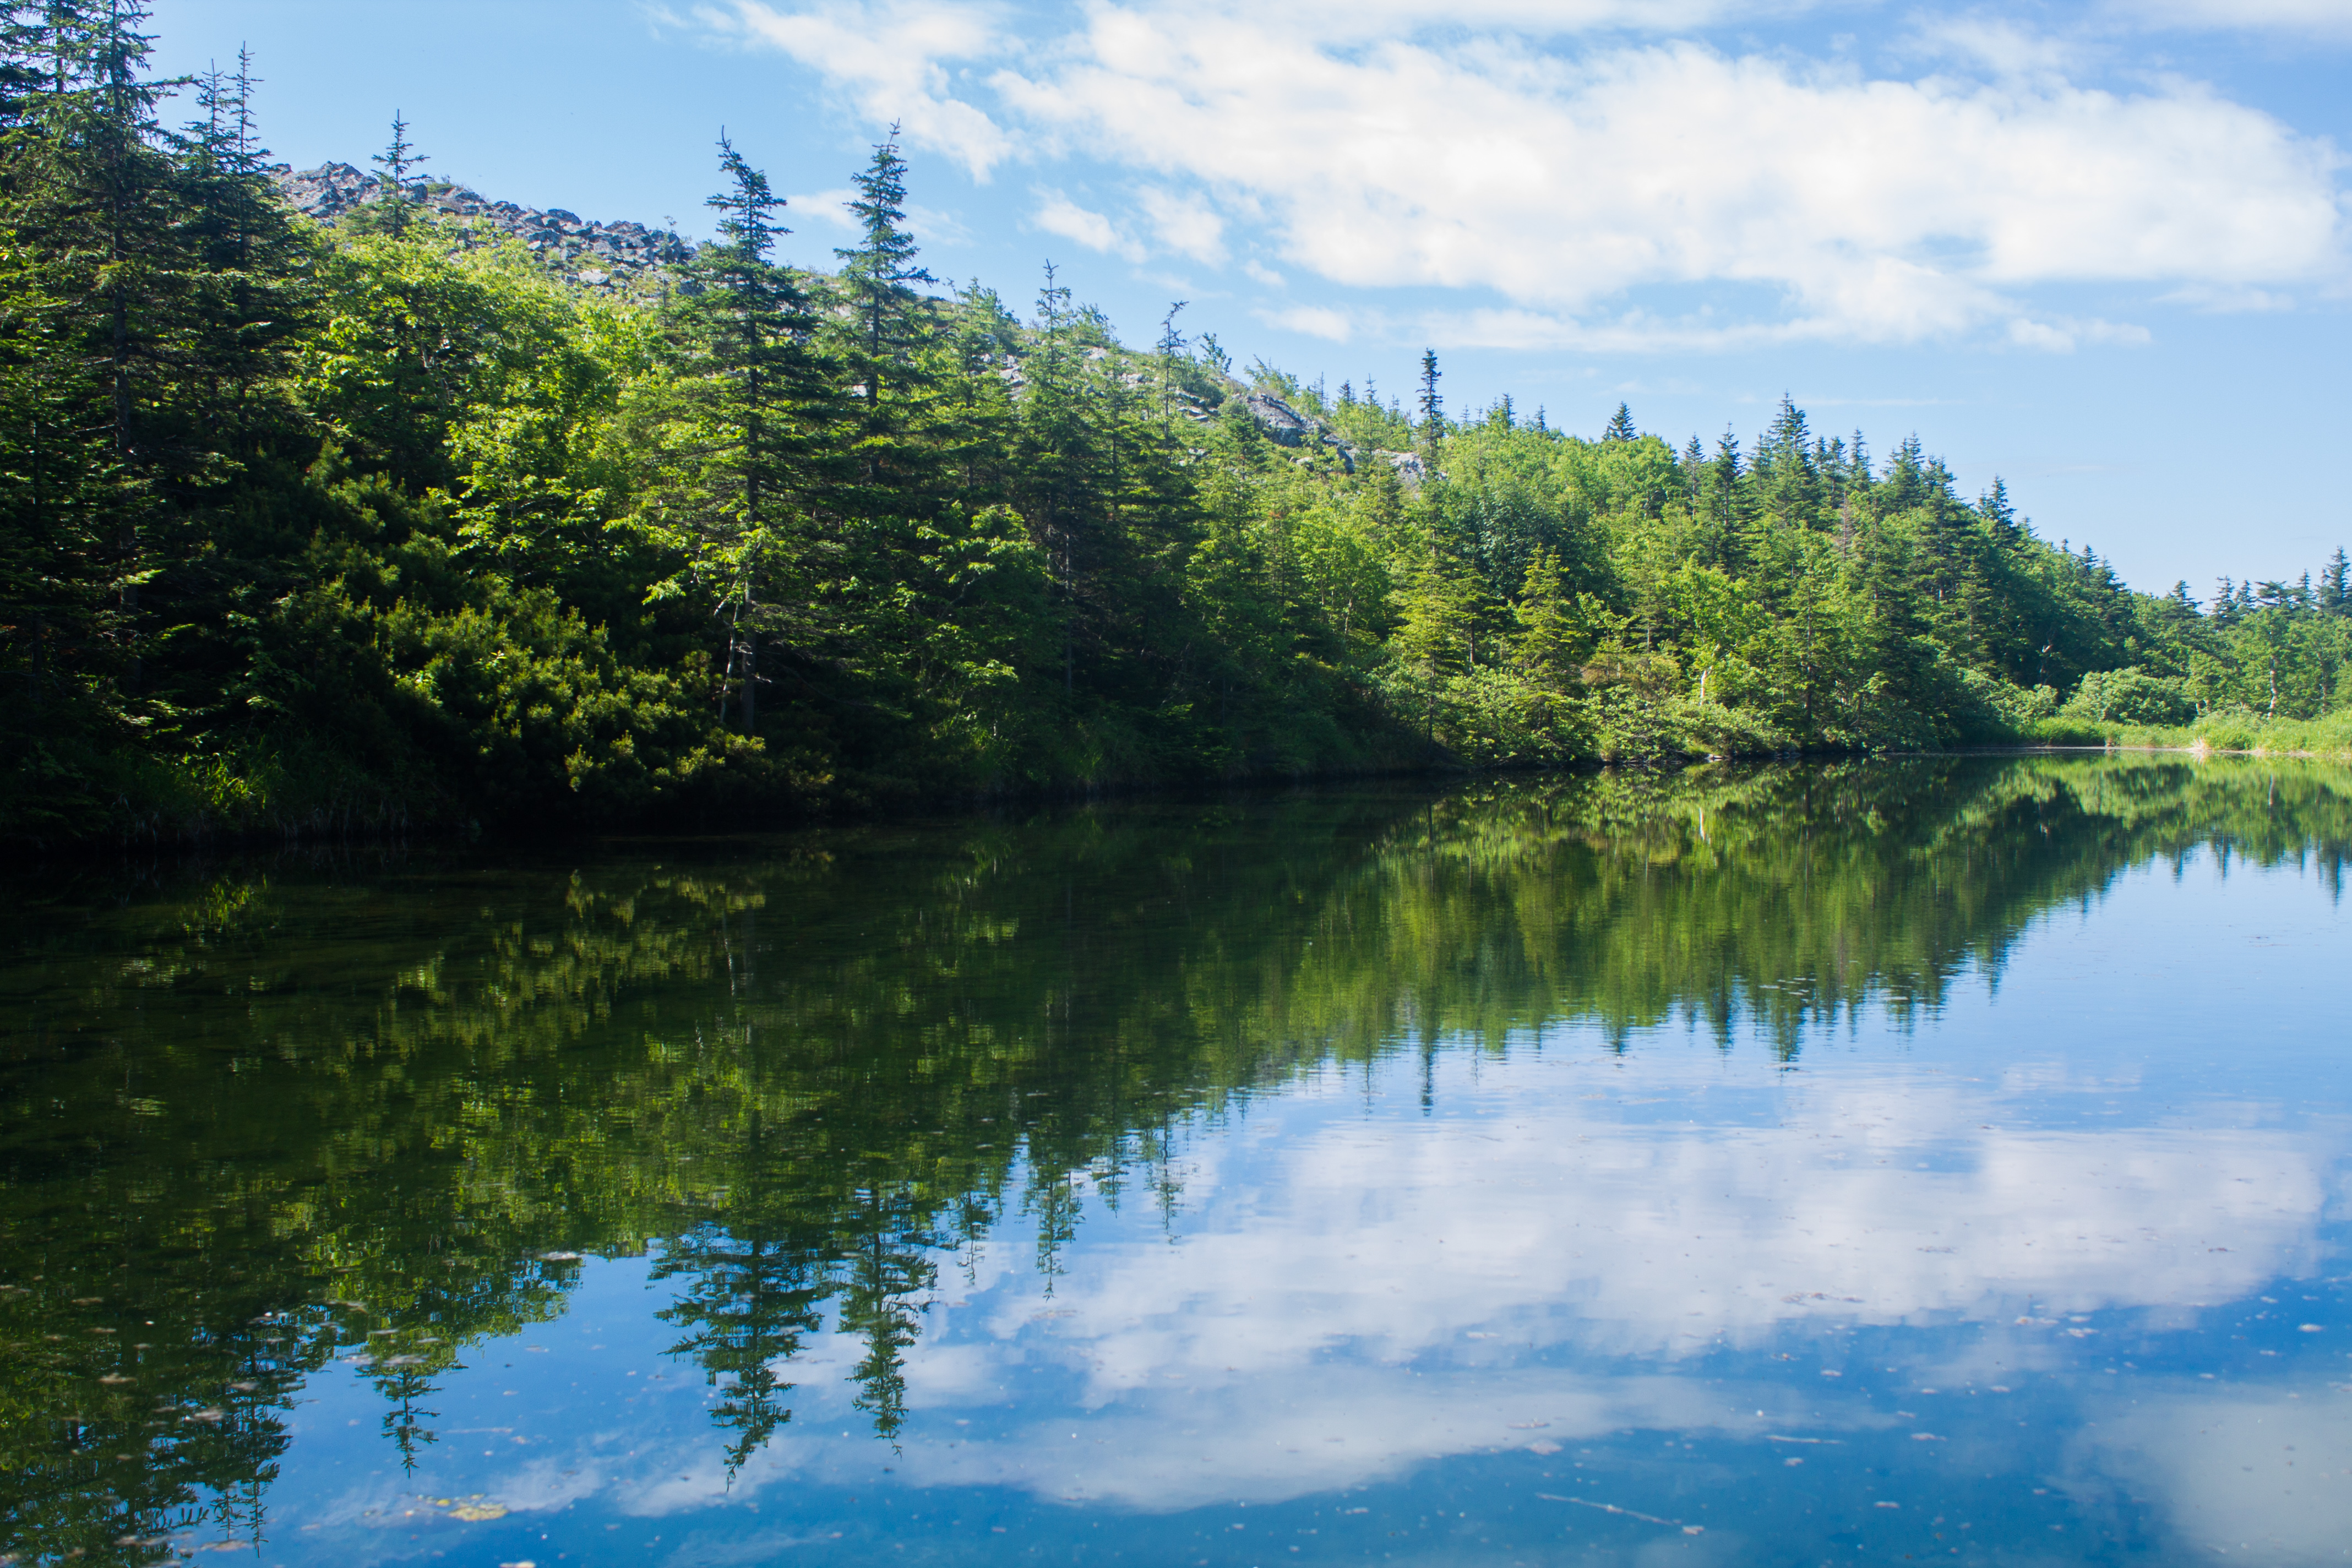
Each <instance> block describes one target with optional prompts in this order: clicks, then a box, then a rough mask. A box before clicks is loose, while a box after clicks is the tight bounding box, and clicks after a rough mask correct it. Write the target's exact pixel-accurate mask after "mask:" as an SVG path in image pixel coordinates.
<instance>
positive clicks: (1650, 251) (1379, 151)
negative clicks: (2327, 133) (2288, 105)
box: [725, 0, 2347, 349]
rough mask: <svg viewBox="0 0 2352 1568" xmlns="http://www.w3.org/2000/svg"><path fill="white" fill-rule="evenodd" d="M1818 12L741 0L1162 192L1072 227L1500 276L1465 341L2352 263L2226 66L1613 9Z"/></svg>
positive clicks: (1816, 325)
mask: <svg viewBox="0 0 2352 1568" xmlns="http://www.w3.org/2000/svg"><path fill="white" fill-rule="evenodd" d="M2179 3H2180V5H2191V6H2193V5H2196V4H2199V3H2200V0H2179ZM2268 3H2269V9H2270V10H2273V11H2280V12H2282V13H2283V12H2284V11H2285V10H2286V9H2290V8H2291V7H2290V6H2289V5H2288V0H2268ZM1791 8H1792V7H1787V6H1782V7H1770V6H1755V5H1738V4H1732V3H1729V0H1726V3H1723V4H1717V3H1715V0H1689V3H1688V4H1685V5H1671V6H1667V7H1664V8H1658V7H1635V6H1633V5H1631V3H1630V0H1622V3H1621V0H1591V3H1589V4H1583V5H1569V6H1567V7H1565V8H1561V7H1558V6H1546V5H1538V4H1536V0H1473V3H1472V4H1471V5H1469V7H1468V8H1467V9H1456V10H1451V11H1446V12H1443V13H1441V12H1440V11H1438V10H1437V9H1436V8H1435V7H1433V6H1431V5H1423V4H1417V3H1416V4H1402V3H1397V4H1381V3H1380V0H1374V3H1372V4H1370V5H1340V4H1339V0H1324V3H1317V4H1309V5H1306V6H1305V7H1304V8H1298V7H1285V8H1281V9H1278V10H1267V9H1264V8H1248V7H1244V6H1242V5H1240V4H1239V0H1209V3H1207V4H1204V5H1192V6H1179V5H1176V4H1175V3H1174V0H1129V3H1128V4H1097V5H1092V6H1090V7H1089V8H1088V9H1087V10H1086V12H1085V13H1084V15H1083V17H1082V19H1081V20H1079V21H1078V22H1077V23H1076V26H1075V27H1074V30H1071V31H1068V32H1066V33H1056V32H1055V30H1054V29H1055V28H1057V27H1059V26H1062V25H1063V24H1062V23H1061V21H1060V20H1059V18H1058V16H1057V17H1055V18H1054V19H1051V20H1049V19H1047V18H1045V17H1042V16H1034V15H1033V16H1030V17H1029V18H1027V19H1026V20H1025V21H1024V23H1023V24H1022V26H1023V28H1024V29H1025V30H1026V32H1027V33H1028V35H1029V36H1028V37H1026V38H1025V39H1024V41H1023V42H1022V43H1021V44H1020V45H1018V46H1017V47H1016V45H1015V44H1014V43H1013V41H1012V40H1011V37H1010V33H1011V29H1012V26H1013V25H1012V24H1010V23H1008V22H1005V21H1004V20H1003V18H1002V17H1001V16H999V14H998V13H996V12H993V11H990V10H984V9H978V8H962V9H960V8H956V7H954V6H951V5H946V4H943V3H941V0H834V3H833V4H830V5H825V6H820V7H819V8H817V9H814V10H809V11H805V12H798V13H787V12H784V11H781V10H777V9H774V8H772V7H771V6H769V5H764V4H761V3H758V0H741V3H740V5H738V6H737V7H736V8H735V9H734V10H733V11H730V12H729V13H726V14H725V15H726V17H727V18H728V23H727V25H728V26H732V27H734V28H735V29H736V30H737V31H738V32H739V33H740V34H741V35H742V36H743V37H746V38H751V39H756V40H758V41H761V42H764V43H768V44H771V45H772V46H773V47H778V48H782V49H784V50H786V51H787V52H789V53H792V54H793V57H794V58H798V59H801V60H803V61H805V62H806V63H808V64H810V65H811V66H813V67H814V68H816V69H818V70H820V71H822V72H824V73H825V74H826V75H827V76H829V77H831V78H832V79H835V81H837V82H839V83H840V84H841V85H842V86H843V87H844V88H845V89H846V90H848V91H849V92H851V93H852V95H853V96H855V97H856V98H857V100H858V101H859V102H860V103H861V104H863V105H866V106H867V108H868V110H869V112H871V113H872V114H873V115H874V116H875V117H876V118H877V119H880V118H884V117H886V116H887V115H894V114H904V116H905V117H906V119H907V123H908V134H909V137H910V138H911V139H913V140H916V141H919V142H922V143H923V144H925V145H927V146H933V147H938V148H941V149H944V150H946V151H948V152H950V153H951V154H952V155H954V156H956V157H958V158H959V159H961V160H962V161H963V162H965V163H967V165H968V166H970V167H971V168H972V169H973V170H974V171H975V173H984V172H985V171H986V170H987V169H988V168H989V167H992V166H993V164H995V163H998V162H1001V161H1003V159H1006V158H1010V157H1013V156H1015V155H1018V156H1022V157H1024V158H1029V159H1034V160H1036V161H1038V162H1040V163H1047V164H1055V163H1061V164H1066V165H1086V164H1094V165H1103V164H1108V165H1109V166H1110V168H1111V170H1113V171H1116V172H1117V173H1118V174H1120V175H1122V176H1124V177H1125V178H1128V179H1130V180H1133V181H1135V182H1137V183H1138V184H1139V185H1140V186H1141V187H1142V188H1141V190H1140V192H1139V195H1138V197H1137V198H1136V221H1135V223H1134V225H1133V226H1132V227H1131V228H1129V227H1124V226H1120V225H1118V224H1115V223H1114V222H1113V220H1112V219H1111V218H1110V217H1108V216H1103V215H1099V214H1090V213H1086V212H1084V211H1083V210H1082V209H1076V208H1075V207H1071V208H1068V209H1067V210H1065V209H1064V208H1061V207H1055V208H1053V209H1052V210H1051V211H1050V212H1049V213H1045V214H1041V215H1040V216H1039V218H1038V221H1039V223H1040V224H1041V226H1045V227H1047V228H1049V229H1051V230H1053V231H1054V232H1057V233H1064V234H1067V235H1069V236H1070V237H1073V238H1076V239H1079V240H1080V241H1081V243H1085V244H1087V245H1090V246H1094V247H1097V248H1100V249H1104V250H1108V251H1111V252H1113V253H1116V254H1118V255H1121V256H1125V257H1128V258H1130V259H1132V258H1137V257H1138V256H1139V255H1143V254H1146V253H1147V247H1149V248H1150V249H1156V250H1158V251H1160V253H1163V254H1173V255H1181V256H1183V257H1186V258H1190V259H1192V260H1194V261H1197V262H1202V263H1204V264H1211V265H1215V264H1221V263H1222V262H1223V259H1224V258H1225V257H1226V255H1227V253H1228V251H1229V250H1230V249H1231V248H1232V247H1233V237H1234V229H1235V227H1236V226H1244V225H1245V226H1249V227H1250V228H1251V229H1253V230H1255V231H1257V232H1255V233H1254V234H1253V237H1254V238H1255V239H1258V240H1260V241H1261V242H1262V243H1263V244H1265V247H1267V249H1268V251H1269V252H1270V253H1271V254H1274V255H1278V256H1280V257H1281V258H1283V259H1285V260H1286V261H1287V262H1288V263H1290V264H1291V266H1292V267H1293V268H1296V269H1299V270H1303V271H1304V272H1306V273H1307V274H1310V275H1312V276H1313V277H1315V278H1316V279H1320V280H1321V281H1322V283H1323V284H1325V285H1326V286H1330V287H1337V288H1340V289H1381V288H1396V287H1423V288H1437V289H1452V290H1461V291H1465V292H1469V293H1472V294H1474V295H1482V294H1483V295H1486V296H1489V300H1487V301H1481V302H1478V303H1475V304H1472V303H1468V302H1465V307H1464V308H1462V309H1460V310H1456V311H1454V312H1452V313H1451V315H1450V317H1448V318H1447V319H1449V320H1451V321H1453V322H1454V324H1455V325H1456V326H1457V327H1458V328H1459V329H1460V331H1461V332H1462V333H1463V334H1465V335H1463V336H1458V337H1455V338H1451V339H1443V340H1439V341H1445V342H1465V343H1476V342H1507V343H1510V344H1512V345H1514V346H1527V345H1537V344H1543V343H1554V344H1560V345H1570V344H1573V345H1581V346H1590V347H1596V348H1597V347H1606V346H1612V345H1613V346H1623V347H1634V348H1657V347H1674V346H1682V347H1727V346H1741V345H1748V344H1756V343H1769V342H1788V341H1796V340H1838V341H1850V342H1853V341H1858V342H1916V341H1922V340H1930V339H1950V338H1955V337H1969V336H1983V337H1988V338H1991V339H1995V340H2000V341H2006V342H2011V343H2017V344H2032V345H2037V346H2042V347H2046V348H2050V349H2063V348H2067V347H2071V346H2073V345H2074V344H2077V343H2083V342H2128V341H2132V340H2133V339H2134V338H2135V337H2136V336H2144V335H2145V334H2144V331H2142V330H2141V329H2139V328H2137V327H2132V326H2128V325H2124V324H2117V323H2114V322H2099V321H2084V322H2064V321H2056V320H2054V319H2053V317H2052V315H2051V313H2050V312H2049V311H2048V310H2046V309H2042V308H2039V307H2037V305H2036V303H2035V301H2034V300H2033V298H2032V296H2033V295H2034V293H2035V291H2037V290H2039V289H2046V288H2048V287H2051V286H2055V285H2069V284H2084V283H2088V284H2096V285H2104V286H2106V287H2107V288H2109V289H2120V290H2122V291H2123V298H2122V300H2120V301H2119V303H2121V304H2122V306H2123V308H2125V309H2128V308H2129V304H2130V302H2131V301H2133V300H2145V299H2147V298H2148V296H2149V294H2150V293H2151V292H2155V291H2160V290H2166V289H2170V290H2179V289H2204V290H2209V291H2215V292H2216V293H2217V294H2218V293H2223V292H2227V291H2231V290H2237V291H2241V292H2242V291H2245V290H2258V291H2259V290H2276V289H2281V288H2284V287H2288V286H2308V287H2314V288H2318V289H2327V288H2329V287H2330V286H2331V285H2333V284H2335V283H2336V282H2339V281H2340V280H2342V279H2344V278H2345V276H2346V273H2347V268H2346V265H2345V263H2346V247H2345V244H2344V240H2345V214H2344V209H2343V205H2342V203H2341V200H2340V192H2339V184H2340V174H2341V171H2342V169H2343V167H2344V163H2345V160H2344V159H2343V158H2342V156H2341V155H2340V154H2338V153H2337V152H2336V150H2335V149H2334V147H2333V146H2332V145H2331V144H2330V143H2328V142H2326V141H2324V140H2319V139H2314V138H2310V137H2305V136H2303V135H2300V134H2298V133H2297V132H2294V130H2293V129H2292V128H2290V127H2288V126H2286V125H2284V124H2283V123H2281V122H2280V121H2277V120H2276V119H2274V118H2273V117H2271V116H2269V115H2267V114H2264V113H2263V112H2261V111H2259V110H2254V109H2252V108H2249V107H2247V106H2245V105H2242V104H2239V103H2235V102H2232V101H2231V100H2227V99H2225V98H2222V97H2221V96H2220V95H2218V94H2217V93H2215V92H2214V91H2212V90H2211V89H2208V88H2206V87H2203V86H2200V85H2199V84H2196V83H2194V82H2189V81H2183V80H2179V79H2156V80H2154V81H2152V82H2151V83H2150V84H2149V85H2147V86H2145V87H2143V88H2141V89H2138V90H2136V91H2131V92H2116V91H2108V90H2101V89H2094V88H2090V87H2085V86H2082V85H2079V84H2077V83H2076V82H2075V81H2074V80H2072V79H2069V77H2068V76H2067V74H2066V72H2067V70H2068V69H2069V68H2070V66H2071V64H2072V63H2073V62H2074V59H2075V57H2074V53H2073V50H2072V48H2071V47H2070V46H2066V45H2063V44H2062V43H2059V42H2053V40H2052V39H2051V38H2049V37H2047V36H2044V35H2039V34H2035V33H2033V32H2032V31H2030V30H2028V29H2024V28H2021V27H2019V26H2015V25H2013V24H2007V23H1986V22H1967V23H1957V22H1956V23H1939V24H1932V25H1930V26H1928V27H1927V28H1926V29H1925V30H1924V31H1923V32H1922V34H1921V35H1920V36H1921V37H1925V38H1926V39H1927V41H1929V42H1930V43H1931V44H1933V45H1934V46H1935V47H1937V49H1938V50H1939V51H1940V58H1944V59H1946V60H1948V61H1955V62H1957V74H1942V75H1928V76H1924V77H1921V78H1919V79H1909V80H1906V79H1873V78H1870V77H1868V76H1866V75H1864V74H1863V73H1861V72H1859V71H1858V70H1856V69H1853V68H1848V67H1845V66H1838V65H1831V64H1821V63H1807V62H1805V61H1802V60H1801V59H1795V58H1790V57H1787V56H1784V55H1779V54H1774V55H1769V56H1768V55H1748V56H1739V55H1732V54H1727V53H1724V52H1721V51H1719V50H1717V49H1715V48H1711V47H1706V46H1704V45H1701V44H1698V43H1695V42H1690V41H1662V42H1655V43H1634V42H1630V41H1626V40H1624V39H1623V38H1622V37H1611V36H1609V35H1608V33H1607V31H1606V30H1607V29H1612V28H1614V29H1619V30H1620V31H1623V30H1630V29H1633V28H1635V27H1640V28H1643V29H1644V30H1652V31H1654V30H1658V29H1664V28H1670V27H1682V26H1698V25H1702V24H1704V23H1706V22H1709V21H1722V20H1726V19H1729V18H1733V17H1737V16H1755V15H1762V14H1769V13H1775V12H1779V11H1785V10H1788V9H1791ZM2258 8H2259V7H2258ZM2345 9H2347V6H2346V5H2343V4H2338V5H2335V6H2334V7H2332V8H2330V7H2322V6H2317V5H2304V6H2303V7H2302V8H2301V10H2300V11H2298V12H2297V13H2296V14H2298V15H2300V14H2302V12H2303V11H2309V12H2312V13H2313V14H2317V13H2318V12H2319V11H2323V10H2326V11H2328V13H2329V14H2330V15H2333V14H2335V13H2336V12H2337V11H2343V10H2345ZM2143 10H2146V11H2148V14H2150V15H2154V14H2155V13H2154V12H2153V11H2152V10H2149V8H2147V7H2143ZM2165 14H2166V15H2171V14H2173V12H2172V11H2167V12H2166V13H2165ZM2182 14H2184V15H2185V14H2186V13H2185V12H2183V13H2182ZM2264 14H2267V12H2265V13H2264ZM1595 29H1599V30H1601V37H1593V38H1587V39H1585V40H1584V41H1582V42H1581V43H1576V44H1572V45H1568V46H1562V47H1539V46H1538V44H1537V43H1534V42H1531V41H1530V38H1531V37H1533V36H1534V35H1537V34H1539V33H1543V34H1564V33H1570V32H1575V31H1578V30H1586V31H1591V30H1595ZM885 40H887V41H885ZM949 59H957V60H965V61H969V62H971V66H970V69H969V72H968V74H967V73H965V72H959V73H958V75H957V77H956V78H955V79H954V80H952V81H950V79H949V77H948V75H947V74H946V72H945V71H944V70H943V69H942V68H940V63H939V62H941V61H945V60H949ZM1973 70H1981V71H1982V72H1983V73H1984V74H1983V75H1981V76H1972V75H1970V74H1968V73H1969V72H1970V71H1973ZM982 77H984V78H985V81H984V83H982V81H980V80H978V79H980V78H982ZM902 100H903V101H902ZM982 100H985V107H983V106H982ZM908 104H911V105H912V107H908ZM1015 130H1017V131H1018V132H1019V142H1018V151H1017V154H1016V150H1015V142H1014V137H1013V132H1014V131H1015ZM1102 172H1103V171H1101V170H1099V169H1097V170H1096V171H1095V174H1096V177H1097V185H1098V186H1099V183H1100V176H1101V174H1102ZM1695 295H1696V296H1699V297H1701V298H1702V299H1703V302H1701V303H1692V302H1690V301H1691V300H1692V299H1693V296H1695ZM1669 301H1670V302H1669ZM2114 308H2115V307H2114V306H2110V307H2109V309H2111V310H2112V309H2114Z"/></svg>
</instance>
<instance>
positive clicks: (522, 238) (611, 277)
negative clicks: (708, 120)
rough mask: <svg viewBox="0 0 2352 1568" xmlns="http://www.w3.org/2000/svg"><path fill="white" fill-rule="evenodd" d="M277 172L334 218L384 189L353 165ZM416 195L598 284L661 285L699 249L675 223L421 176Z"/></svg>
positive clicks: (301, 207)
mask: <svg viewBox="0 0 2352 1568" xmlns="http://www.w3.org/2000/svg"><path fill="white" fill-rule="evenodd" d="M270 177H271V178H272V179H273V180H274V181H275V182H276V183H277V185H278V191H279V192H280V193H281V194H282V195H284V196H285V197H286V199H287V201H288V202H289V203H290V204H291V205H293V206H294V207H295V208H296V210H298V211H299V212H302V213H305V214H307V215H308V216H310V217H313V218H316V219H317V220H318V221H319V222H320V223H326V224H331V223H333V222H335V221H336V220H337V219H339V218H341V217H342V216H344V215H346V214H348V213H349V212H351V211H352V208H354V207H358V206H362V205H365V204H367V203H369V202H372V201H373V200H375V199H376V198H377V197H378V195H380V194H381V193H382V190H383V186H382V184H381V183H380V182H379V180H378V178H377V176H375V175H373V174H367V173H364V172H363V171H362V170H359V169H356V168H354V167H352V165H351V164H349V163H321V164H320V165H319V167H317V168H315V169H304V170H301V171H299V173H298V172H297V171H295V170H294V169H292V168H289V166H287V165H285V164H283V163H281V164H279V165H278V167H276V168H275V169H273V170H271V171H270ZM408 194H409V197H410V199H411V200H412V201H414V202H415V204H416V205H417V208H418V210H419V211H421V212H425V213H429V214H431V215H432V216H435V217H436V218H438V219H440V220H441V221H443V222H445V223H446V224H448V225H450V226H453V227H456V228H457V229H460V230H462V231H465V232H467V234H468V235H469V236H471V237H474V238H476V239H478V240H482V241H488V240H492V239H497V238H512V239H514V240H516V241H518V242H520V244H521V245H522V246H523V247H524V248H526V249H528V250H529V251H530V253H531V254H532V255H534V256H536V257H538V258H540V259H541V260H542V261H544V262H546V263H547V264H548V265H549V266H551V267H555V268H560V269H562V271H563V272H565V273H566V274H568V275H569V276H571V277H572V278H573V279H576V280H577V281H579V282H580V283H582V284H583V285H585V286H587V287H589V288H593V289H626V288H630V287H633V286H642V285H657V284H658V283H659V282H660V281H662V279H663V275H664V274H665V273H666V272H667V270H668V269H669V268H674V267H676V266H677V264H678V263H680V262H682V261H684V260H686V259H687V258H688V257H690V256H692V255H693V254H694V250H695V247H694V244H693V242H692V241H690V240H687V239H684V238H681V237H678V236H677V235H675V234H672V233H670V232H669V231H668V230H667V229H658V228H647V227H646V226H645V225H643V224H637V223H609V224H608V223H596V222H593V221H591V220H587V219H583V218H582V217H581V216H579V215H578V214H576V213H569V212H566V211H564V210H563V209H562V207H548V208H543V209H542V208H540V207H526V206H519V205H516V204H515V203H513V202H494V201H490V200H489V199H488V198H487V197H485V196H483V195H481V194H480V193H479V192H478V191H475V190H472V189H470V188H469V187H467V186H465V185H459V184H451V183H449V182H448V181H446V180H420V181H417V182H415V184H411V185H409V186H408Z"/></svg>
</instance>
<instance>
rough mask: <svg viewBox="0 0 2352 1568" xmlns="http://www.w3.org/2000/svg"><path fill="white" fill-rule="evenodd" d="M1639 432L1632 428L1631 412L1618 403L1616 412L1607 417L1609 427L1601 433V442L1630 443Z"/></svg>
mask: <svg viewBox="0 0 2352 1568" xmlns="http://www.w3.org/2000/svg"><path fill="white" fill-rule="evenodd" d="M1639 434H1640V432H1639V431H1637V430H1635V429H1634V428H1633V410H1632V409H1630V408H1628V407H1626V406H1625V405H1623V404H1622V403H1620V404H1619V405H1617V412H1616V413H1614V414H1612V415H1611V416H1609V427H1608V428H1607V429H1605V430H1603V431H1601V439H1602V440H1603V441H1631V440H1633V438H1634V437H1636V436H1637V435H1639Z"/></svg>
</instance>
